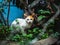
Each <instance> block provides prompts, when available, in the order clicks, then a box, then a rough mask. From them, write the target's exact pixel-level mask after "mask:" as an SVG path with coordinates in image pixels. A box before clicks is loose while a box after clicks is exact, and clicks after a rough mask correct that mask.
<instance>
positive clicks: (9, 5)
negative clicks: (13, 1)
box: [7, 1, 10, 26]
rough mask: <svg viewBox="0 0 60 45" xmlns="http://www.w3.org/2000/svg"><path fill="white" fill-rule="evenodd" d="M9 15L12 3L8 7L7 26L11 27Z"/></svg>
mask: <svg viewBox="0 0 60 45" xmlns="http://www.w3.org/2000/svg"><path fill="white" fill-rule="evenodd" d="M9 14H10V1H9V6H8V14H7V25H8V26H9Z"/></svg>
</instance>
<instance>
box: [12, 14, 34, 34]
mask: <svg viewBox="0 0 60 45" xmlns="http://www.w3.org/2000/svg"><path fill="white" fill-rule="evenodd" d="M33 21H34V17H33V16H32V15H30V16H27V17H26V18H25V19H21V18H17V19H16V20H14V21H13V22H12V24H11V27H12V29H13V30H12V32H14V30H15V32H21V33H22V34H24V33H25V31H24V30H25V29H27V28H30V27H31V25H32V23H33Z"/></svg>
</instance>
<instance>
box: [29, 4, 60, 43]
mask: <svg viewBox="0 0 60 45" xmlns="http://www.w3.org/2000/svg"><path fill="white" fill-rule="evenodd" d="M53 5H54V6H55V7H56V8H57V11H56V14H55V15H54V16H53V17H51V18H50V19H49V20H48V21H47V22H46V23H45V24H43V26H44V27H43V29H42V32H41V33H39V35H38V36H37V37H36V38H34V39H33V40H32V41H31V42H30V44H34V43H35V42H37V41H38V40H39V39H40V37H41V35H43V34H44V32H46V28H47V26H48V25H49V24H50V23H51V22H52V21H54V19H55V18H56V17H57V16H58V15H59V13H60V9H59V7H58V6H57V5H55V4H54V3H53ZM48 41H49V40H48Z"/></svg>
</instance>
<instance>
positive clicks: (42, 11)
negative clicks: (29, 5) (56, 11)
mask: <svg viewBox="0 0 60 45" xmlns="http://www.w3.org/2000/svg"><path fill="white" fill-rule="evenodd" d="M38 13H39V14H51V13H50V11H49V10H42V9H41V10H39V11H38Z"/></svg>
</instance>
